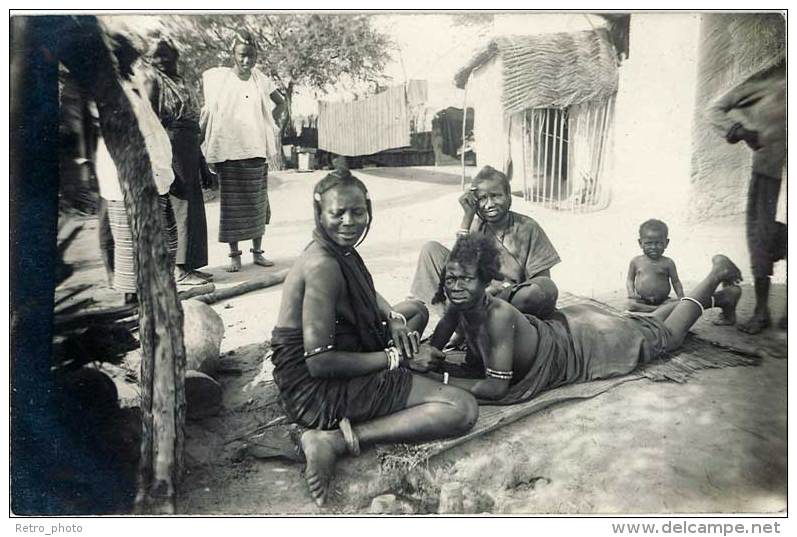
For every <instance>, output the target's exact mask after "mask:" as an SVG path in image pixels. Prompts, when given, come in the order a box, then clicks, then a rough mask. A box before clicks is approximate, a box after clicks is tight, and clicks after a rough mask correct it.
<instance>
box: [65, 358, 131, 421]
mask: <svg viewBox="0 0 797 537" xmlns="http://www.w3.org/2000/svg"><path fill="white" fill-rule="evenodd" d="M57 383H58V385H59V386H60V388H61V390H62V394H63V396H64V398H65V401H66V402H67V404H69V405H72V406H73V408H74V410H75V411H76V412H78V413H90V414H91V415H92V416H103V415H106V414H108V413H110V412H114V411H116V410H117V409H118V407H119V392H118V391H117V389H116V384H114V382H113V380H111V378H110V377H109V376H108V375H106V374H105V373H103V372H102V371H99V370H97V369H95V368H93V367H88V366H87V367H81V368H80V369H77V370H75V371H71V372H69V373H66V374H63V375H61V376H60V377H59V378H58V379H57Z"/></svg>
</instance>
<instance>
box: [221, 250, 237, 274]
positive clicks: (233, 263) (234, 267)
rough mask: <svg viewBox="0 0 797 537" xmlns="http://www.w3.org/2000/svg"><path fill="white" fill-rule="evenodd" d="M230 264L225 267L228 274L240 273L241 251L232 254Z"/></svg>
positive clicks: (230, 254)
mask: <svg viewBox="0 0 797 537" xmlns="http://www.w3.org/2000/svg"><path fill="white" fill-rule="evenodd" d="M227 255H229V256H230V264H229V265H227V266H226V267H224V270H226V271H227V272H238V271H239V270H241V250H238V251H235V252H230V253H229V254H227Z"/></svg>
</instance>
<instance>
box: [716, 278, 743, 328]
mask: <svg viewBox="0 0 797 537" xmlns="http://www.w3.org/2000/svg"><path fill="white" fill-rule="evenodd" d="M740 298H742V288H741V287H739V286H738V285H728V286H726V287H723V288H722V289H720V290H719V291H717V292H716V293H714V305H715V306H716V307H718V308H721V309H722V312H720V314H719V317H717V319H716V320H715V321H714V324H715V325H717V326H731V325H734V324H736V304H738V303H739V299H740Z"/></svg>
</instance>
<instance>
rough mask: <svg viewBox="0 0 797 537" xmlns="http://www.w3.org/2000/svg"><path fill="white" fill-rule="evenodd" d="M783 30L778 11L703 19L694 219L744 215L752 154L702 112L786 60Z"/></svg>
mask: <svg viewBox="0 0 797 537" xmlns="http://www.w3.org/2000/svg"><path fill="white" fill-rule="evenodd" d="M785 32H786V28H785V19H784V17H783V16H782V15H781V14H779V13H766V14H750V13H725V14H721V13H711V14H709V13H707V14H704V15H703V17H702V20H701V23H700V37H699V46H698V75H697V76H698V81H697V92H696V102H695V118H694V126H693V132H692V139H693V148H694V152H693V154H692V166H691V168H692V173H691V190H692V195H691V196H690V197H689V199H690V207H689V218H690V219H692V220H705V219H711V218H717V217H721V216H728V215H733V214H739V213H743V212H744V208H745V197H746V194H747V185H748V180H749V178H750V170H751V163H752V159H751V153H750V150H749V149H748V148H747V146H746V145H745V144H743V143H739V144H736V145H730V144H728V143H726V142H725V141H724V140H723V138H722V137H721V135H719V134H718V133H717V132H716V131H715V130H714V129H713V128H712V127H711V126H710V125H709V124H708V122H707V121H706V118H705V115H704V112H705V110H706V108H707V106H708V104H710V103H711V101H712V100H713V99H714V98H715V97H716V96H718V95H720V94H722V93H724V92H725V91H727V90H728V89H730V88H731V87H733V86H735V85H737V84H739V83H740V82H742V81H743V80H744V79H746V78H747V77H748V76H750V75H752V74H753V73H755V72H757V71H759V70H761V69H763V68H765V67H767V66H769V65H771V64H772V63H773V62H774V61H776V60H777V59H778V58H779V57H780V56H782V55H783V54H784V53H785V46H786V40H785ZM673 83H677V81H673ZM675 127H676V126H674V132H677V130H676V129H675Z"/></svg>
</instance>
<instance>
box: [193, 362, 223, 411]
mask: <svg viewBox="0 0 797 537" xmlns="http://www.w3.org/2000/svg"><path fill="white" fill-rule="evenodd" d="M221 396H222V392H221V385H219V383H218V382H216V381H215V380H213V378H212V377H210V376H208V375H206V374H204V373H200V372H199V371H186V372H185V414H186V417H187V418H188V419H192V420H193V419H202V418H209V417H211V416H215V415H216V414H218V413H219V411H220V410H221Z"/></svg>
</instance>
